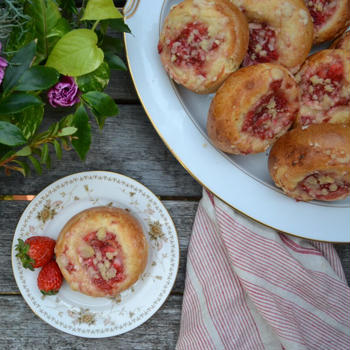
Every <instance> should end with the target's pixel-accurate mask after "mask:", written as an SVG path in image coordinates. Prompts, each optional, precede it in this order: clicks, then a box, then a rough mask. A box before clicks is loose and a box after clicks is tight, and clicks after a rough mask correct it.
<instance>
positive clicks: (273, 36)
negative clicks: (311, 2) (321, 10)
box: [231, 0, 313, 73]
mask: <svg viewBox="0 0 350 350" xmlns="http://www.w3.org/2000/svg"><path fill="white" fill-rule="evenodd" d="M231 2H232V3H234V4H235V5H237V6H238V7H239V8H240V9H241V10H242V11H243V13H244V14H245V15H246V16H247V19H248V22H249V47H248V52H247V55H246V56H245V58H244V61H243V66H250V65H252V64H257V63H267V62H271V63H278V64H281V65H283V66H284V67H286V68H288V69H289V70H290V71H291V72H292V73H295V72H296V71H297V70H298V68H299V67H300V65H301V64H302V63H303V62H304V60H305V59H306V57H307V55H308V54H309V51H310V49H311V46H312V38H313V25H312V20H311V17H310V14H309V11H308V10H307V8H306V6H305V4H304V3H303V2H302V1H301V0H231Z"/></svg>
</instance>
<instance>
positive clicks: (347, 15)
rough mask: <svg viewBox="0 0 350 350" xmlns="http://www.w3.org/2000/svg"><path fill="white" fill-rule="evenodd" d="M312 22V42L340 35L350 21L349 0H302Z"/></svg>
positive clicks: (320, 41)
mask: <svg viewBox="0 0 350 350" xmlns="http://www.w3.org/2000/svg"><path fill="white" fill-rule="evenodd" d="M304 1H305V4H306V6H307V7H308V9H309V12H310V15H311V17H312V22H313V24H314V40H313V41H314V44H318V43H322V42H324V41H327V40H331V39H333V38H334V37H336V36H338V35H340V34H341V33H342V32H343V31H344V30H345V28H346V27H347V26H348V25H349V23H350V1H349V0H304Z"/></svg>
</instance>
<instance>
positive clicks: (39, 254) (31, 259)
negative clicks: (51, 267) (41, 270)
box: [16, 236, 56, 270]
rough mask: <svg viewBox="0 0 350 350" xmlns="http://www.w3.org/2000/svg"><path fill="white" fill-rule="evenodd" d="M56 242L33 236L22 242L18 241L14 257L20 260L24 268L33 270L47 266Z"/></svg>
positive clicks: (47, 238)
mask: <svg viewBox="0 0 350 350" xmlns="http://www.w3.org/2000/svg"><path fill="white" fill-rule="evenodd" d="M55 244H56V241H55V240H54V239H52V238H49V237H44V236H33V237H29V238H27V239H26V240H25V242H23V240H22V239H19V240H18V244H17V245H16V250H17V251H18V253H17V254H16V256H17V257H18V258H20V259H21V261H22V265H23V267H24V268H26V269H27V268H28V269H31V270H34V268H36V267H41V266H44V265H45V264H47V263H48V262H49V261H50V260H51V259H52V257H53V254H54V248H55Z"/></svg>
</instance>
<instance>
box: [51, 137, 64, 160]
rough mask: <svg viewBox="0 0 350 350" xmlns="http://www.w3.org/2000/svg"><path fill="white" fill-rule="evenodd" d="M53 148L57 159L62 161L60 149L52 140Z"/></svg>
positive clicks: (57, 143)
mask: <svg viewBox="0 0 350 350" xmlns="http://www.w3.org/2000/svg"><path fill="white" fill-rule="evenodd" d="M53 146H54V148H55V152H56V156H57V158H58V159H62V148H61V145H60V143H59V142H58V141H57V140H53Z"/></svg>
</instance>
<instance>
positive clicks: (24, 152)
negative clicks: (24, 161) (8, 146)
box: [16, 146, 32, 157]
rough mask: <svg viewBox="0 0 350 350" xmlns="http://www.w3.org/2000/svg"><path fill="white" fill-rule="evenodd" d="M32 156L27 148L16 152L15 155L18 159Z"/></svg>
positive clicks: (30, 150)
mask: <svg viewBox="0 0 350 350" xmlns="http://www.w3.org/2000/svg"><path fill="white" fill-rule="evenodd" d="M31 154H32V149H31V148H30V147H29V146H24V147H23V148H21V149H20V150H19V151H17V152H16V155H17V156H19V157H27V156H30V155H31Z"/></svg>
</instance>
